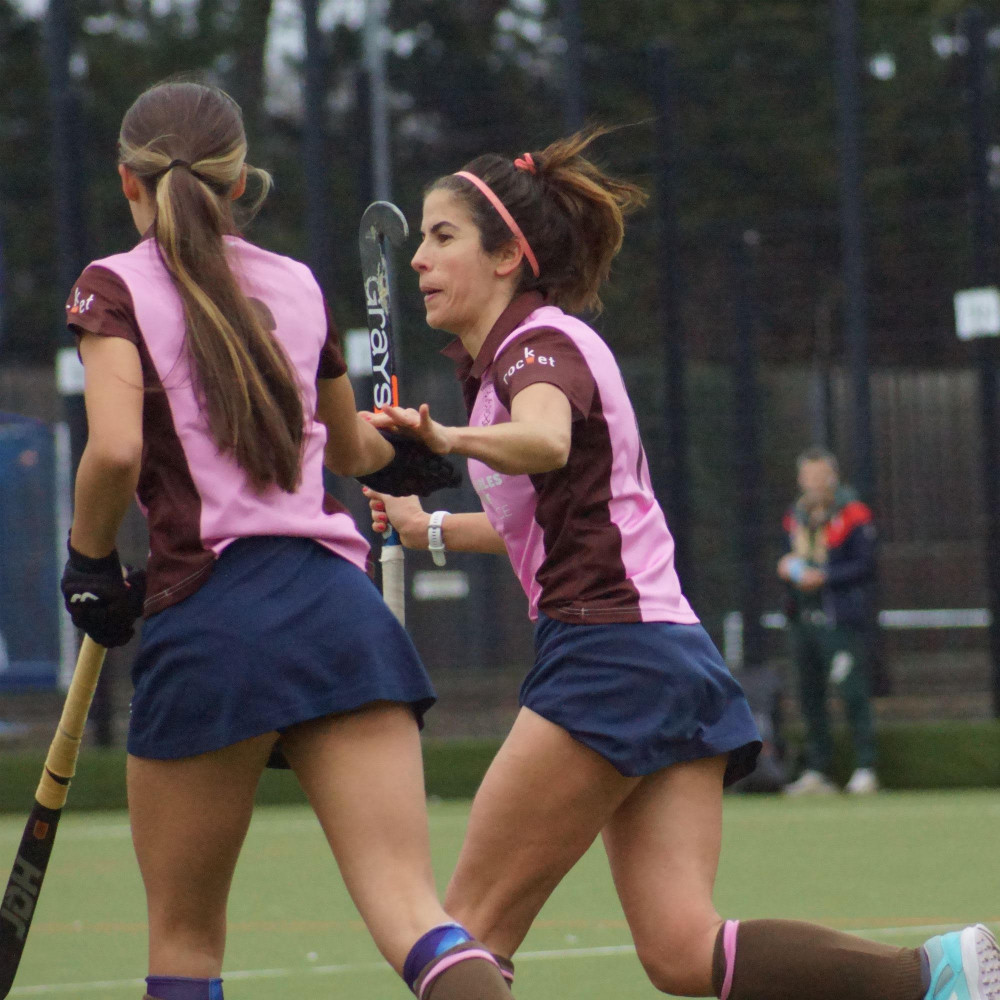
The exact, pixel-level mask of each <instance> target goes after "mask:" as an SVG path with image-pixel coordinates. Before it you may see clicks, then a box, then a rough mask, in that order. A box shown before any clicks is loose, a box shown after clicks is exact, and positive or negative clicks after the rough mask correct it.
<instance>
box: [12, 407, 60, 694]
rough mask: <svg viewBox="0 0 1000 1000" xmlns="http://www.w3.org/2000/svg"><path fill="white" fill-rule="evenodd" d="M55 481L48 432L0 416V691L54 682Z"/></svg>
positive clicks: (32, 422)
mask: <svg viewBox="0 0 1000 1000" xmlns="http://www.w3.org/2000/svg"><path fill="white" fill-rule="evenodd" d="M54 482H55V447H54V440H53V433H52V429H51V428H50V427H49V426H48V425H47V424H45V423H43V422H42V421H40V420H34V419H31V418H28V417H21V416H17V415H15V414H9V413H0V690H12V689H24V688H45V687H54V686H56V684H57V683H58V676H59V652H60V645H59V630H60V619H59V616H60V613H61V602H60V600H59V585H58V572H59V570H58V567H57V565H56V563H57V560H56V550H57V546H56V538H55V534H56V505H55V503H54Z"/></svg>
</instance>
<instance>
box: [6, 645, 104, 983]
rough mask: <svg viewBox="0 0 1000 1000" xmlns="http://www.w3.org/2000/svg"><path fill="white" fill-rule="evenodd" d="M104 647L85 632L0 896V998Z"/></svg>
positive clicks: (41, 871)
mask: <svg viewBox="0 0 1000 1000" xmlns="http://www.w3.org/2000/svg"><path fill="white" fill-rule="evenodd" d="M105 652H106V650H105V649H104V647H103V646H98V645H97V643H96V642H94V640H93V639H91V638H90V636H86V635H85V636H84V637H83V645H82V646H81V647H80V655H79V657H78V658H77V661H76V670H74V671H73V680H72V681H71V682H70V685H69V691H68V692H67V693H66V703H65V704H64V705H63V710H62V717H61V718H60V719H59V727H58V729H57V730H56V735H55V738H54V739H53V740H52V743H51V744H50V745H49V752H48V755H47V756H46V758H45V769H44V770H43V771H42V780H41V781H40V782H39V783H38V789H37V791H36V792H35V804H34V806H33V808H32V810H31V814H30V815H29V816H28V822H27V825H26V826H25V828H24V834H23V836H22V837H21V843H20V846H19V847H18V849H17V856H16V857H15V858H14V867H13V870H12V871H11V873H10V879H9V880H8V882H7V889H6V891H5V892H4V894H3V902H2V903H0V1000H2V998H3V997H5V996H7V994H8V993H10V990H11V986H12V985H13V984H14V976H15V974H16V973H17V967H18V965H19V964H20V962H21V955H22V954H23V952H24V945H25V942H26V940H27V938H28V931H29V930H30V928H31V918H32V917H33V916H34V915H35V904H36V903H37V902H38V893H39V891H40V890H41V888H42V879H43V878H44V877H45V869H46V868H47V867H48V864H49V857H50V856H51V854H52V844H53V842H54V841H55V839H56V827H57V826H58V824H59V816H60V815H61V813H62V807H63V806H64V805H65V804H66V795H67V792H68V791H69V783H70V779H71V778H72V777H73V775H74V774H75V773H76V759H77V757H78V756H79V753H80V742H81V741H82V739H83V731H84V728H85V727H86V725H87V714H88V712H89V711H90V703H91V701H92V700H93V697H94V689H95V688H96V687H97V681H98V678H99V677H100V676H101V667H102V666H103V665H104V654H105Z"/></svg>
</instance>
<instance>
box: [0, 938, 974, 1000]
mask: <svg viewBox="0 0 1000 1000" xmlns="http://www.w3.org/2000/svg"><path fill="white" fill-rule="evenodd" d="M961 926H963V925H961V924H923V925H922V926H912V927H868V928H865V929H862V930H852V931H849V932H848V933H850V934H856V935H858V936H860V937H873V938H880V937H903V936H908V935H911V934H920V935H928V936H931V935H934V934H942V933H944V932H945V931H951V930H956V929H958V928H959V927H961ZM634 952H635V946H634V945H631V944H614V945H602V946H598V947H594V948H556V949H551V950H546V951H519V952H518V953H517V955H516V956H515V958H516V960H517V964H518V965H520V964H521V963H522V962H538V961H550V960H552V959H569V958H602V957H610V956H616V955H630V954H632V953H634ZM379 971H382V972H391V971H392V970H391V968H390V967H389V965H388V963H386V962H356V963H348V964H345V965H316V966H311V967H303V968H295V969H242V970H238V971H225V972H223V978H224V979H226V980H237V979H239V980H252V979H294V978H298V977H303V976H332V975H343V974H344V973H354V972H379ZM145 985H146V984H145V981H144V980H142V979H106V980H103V981H100V982H92V983H49V984H43V985H38V986H15V987H14V989H12V990H11V991H10V994H9V996H11V997H41V996H58V995H59V994H63V993H81V992H96V991H98V990H108V989H126V988H128V989H132V988H135V987H139V988H142V987H143V986H145Z"/></svg>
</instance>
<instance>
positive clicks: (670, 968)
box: [636, 928, 714, 996]
mask: <svg viewBox="0 0 1000 1000" xmlns="http://www.w3.org/2000/svg"><path fill="white" fill-rule="evenodd" d="M712 940H714V938H713V935H712V931H711V929H710V928H709V929H706V931H705V933H700V932H695V931H692V930H686V931H685V932H680V933H671V931H670V930H669V929H665V930H664V932H663V933H662V934H660V935H657V936H656V938H655V939H652V940H648V941H640V940H636V954H637V955H638V957H639V961H640V963H641V964H642V968H643V971H645V973H646V976H647V977H648V978H649V981H650V983H651V984H652V985H653V986H654V987H655V988H656V989H657V990H659V991H660V992H661V993H669V994H672V995H674V996H706V995H707V994H706V993H705V992H704V991H705V987H706V985H708V986H709V988H710V986H711V981H712V951H711V948H712V943H711V942H712Z"/></svg>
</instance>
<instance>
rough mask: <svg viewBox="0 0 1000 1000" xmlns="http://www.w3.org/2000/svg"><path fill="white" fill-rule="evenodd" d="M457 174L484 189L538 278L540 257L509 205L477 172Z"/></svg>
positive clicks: (465, 171) (464, 171)
mask: <svg viewBox="0 0 1000 1000" xmlns="http://www.w3.org/2000/svg"><path fill="white" fill-rule="evenodd" d="M455 176H456V177H464V178H465V179H466V180H467V181H471V182H472V183H473V184H475V185H476V187H477V188H479V190H480V191H482V193H483V194H484V195H485V196H486V199H487V201H489V203H490V204H491V205H492V206H493V207H494V208H495V209H496V210H497V214H498V215H499V216H500V218H501V219H503V221H504V222H506V223H507V228H508V229H509V230H510V231H511V232H512V233H513V234H514V239H515V240H517V245H518V246H519V247H520V248H521V252H522V253H523V254H524V256H525V259H526V260H527V261H528V264H529V265H530V266H531V273H532V274H533V275H534V276H535V277H536V278H537V277H538V274H539V270H538V258H537V257H536V256H535V253H534V251H533V250H532V249H531V246H530V244H529V243H528V240H527V238H526V237H525V235H524V233H522V232H521V227H520V226H519V225H518V224H517V223H516V222H515V221H514V216H513V215H511V214H510V212H509V211H508V210H507V206H506V205H504V203H503V202H502V201H501V200H500V198H499V197H498V196H497V194H496V192H495V191H494V190H493V189H492V188H491V187H490V186H489V184H487V183H486V181H484V180H483V179H482V178H481V177H477V176H476V175H475V174H470V173H469V171H468V170H459V171H457V172H456V173H455Z"/></svg>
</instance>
